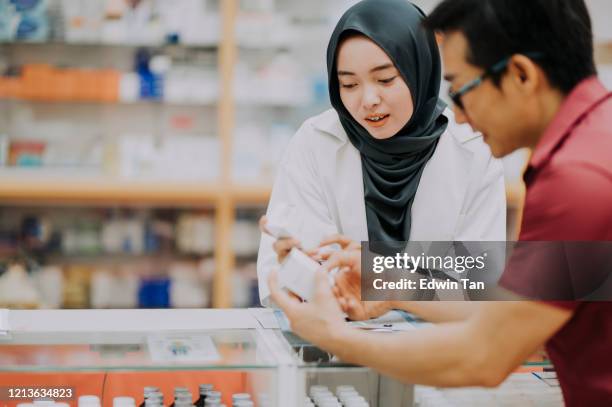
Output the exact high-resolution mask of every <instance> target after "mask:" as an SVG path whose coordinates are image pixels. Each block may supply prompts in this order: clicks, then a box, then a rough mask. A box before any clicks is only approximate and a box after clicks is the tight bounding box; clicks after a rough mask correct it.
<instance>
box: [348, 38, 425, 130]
mask: <svg viewBox="0 0 612 407" xmlns="http://www.w3.org/2000/svg"><path fill="white" fill-rule="evenodd" d="M337 73H338V82H339V86H340V98H341V100H342V104H344V107H345V108H346V110H347V111H348V112H349V113H350V114H351V116H352V117H353V119H355V120H356V121H357V122H358V123H359V124H361V125H362V126H363V127H364V128H365V129H366V130H367V131H368V132H369V133H370V135H371V136H372V137H374V138H376V139H379V140H382V139H387V138H390V137H393V136H394V135H395V134H397V132H398V131H400V130H401V129H402V128H403V127H404V126H405V125H406V123H408V121H409V120H410V118H411V117H412V113H413V111H414V105H413V104H412V95H411V94H410V89H409V88H408V85H407V84H406V82H404V79H403V78H402V76H401V75H400V73H399V71H398V70H397V69H396V68H395V65H393V62H392V61H391V59H390V58H389V56H388V55H387V54H386V53H385V51H383V50H382V49H381V48H380V47H379V46H378V45H376V43H374V42H373V41H372V40H370V39H369V38H367V37H365V36H362V35H359V36H352V37H349V38H347V39H346V40H344V41H342V43H341V44H340V47H339V49H338V57H337Z"/></svg>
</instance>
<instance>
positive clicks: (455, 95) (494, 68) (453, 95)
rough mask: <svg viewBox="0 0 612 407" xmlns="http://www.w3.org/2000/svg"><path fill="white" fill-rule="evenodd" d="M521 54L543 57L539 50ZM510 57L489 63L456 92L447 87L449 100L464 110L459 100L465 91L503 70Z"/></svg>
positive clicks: (533, 57)
mask: <svg viewBox="0 0 612 407" xmlns="http://www.w3.org/2000/svg"><path fill="white" fill-rule="evenodd" d="M523 55H525V56H527V57H529V58H532V59H541V58H543V57H544V54H543V53H541V52H527V53H525V54H523ZM511 58H512V57H505V58H504V59H502V60H501V61H499V62H497V63H495V64H493V65H491V66H490V67H489V68H487V69H486V70H485V71H484V72H483V73H482V75H480V76H478V77H477V78H475V79H473V80H471V81H469V82H468V83H466V84H465V85H463V86H462V87H461V88H459V90H457V91H456V92H455V91H453V90H452V89H451V88H449V89H448V97H449V98H450V100H452V101H453V103H454V104H455V106H457V107H458V108H459V109H461V110H465V107H464V106H463V101H462V100H461V98H462V97H463V96H464V95H465V94H466V93H469V92H471V91H472V90H474V89H476V88H477V87H478V86H480V85H482V83H483V82H484V81H485V79H487V78H488V77H489V76H491V75H495V74H498V73H501V72H503V70H504V69H506V67H507V66H508V63H509V62H510V59H511Z"/></svg>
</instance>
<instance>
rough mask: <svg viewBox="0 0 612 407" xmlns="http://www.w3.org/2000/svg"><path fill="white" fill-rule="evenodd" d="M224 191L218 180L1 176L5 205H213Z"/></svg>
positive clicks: (1, 199)
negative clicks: (188, 180) (215, 181)
mask: <svg viewBox="0 0 612 407" xmlns="http://www.w3.org/2000/svg"><path fill="white" fill-rule="evenodd" d="M221 191H222V189H221V188H220V187H219V185H217V184H215V183H210V184H206V183H202V182H197V183H196V182H191V183H186V182H183V183H171V182H168V181H164V182H150V181H149V182H140V181H123V180H116V179H110V178H103V179H95V178H92V179H87V177H83V178H81V179H77V178H64V179H62V178H59V177H53V178H35V177H23V176H19V177H7V176H0V203H2V204H7V203H11V204H14V203H22V204H23V203H27V204H79V205H83V204H88V205H92V204H113V205H121V204H126V205H132V204H154V205H162V206H163V205H172V206H174V205H203V204H214V203H215V202H216V201H217V199H218V198H219V196H220V194H221Z"/></svg>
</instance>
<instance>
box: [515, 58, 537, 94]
mask: <svg viewBox="0 0 612 407" xmlns="http://www.w3.org/2000/svg"><path fill="white" fill-rule="evenodd" d="M508 76H509V78H510V80H511V82H512V84H513V85H515V86H516V87H517V88H518V89H519V91H520V92H522V93H532V92H534V91H535V89H536V88H537V87H538V86H539V84H540V75H539V71H538V67H537V65H536V64H535V63H534V62H533V61H532V60H531V59H529V58H528V57H526V56H525V55H521V54H516V55H513V56H512V58H510V62H509V63H508Z"/></svg>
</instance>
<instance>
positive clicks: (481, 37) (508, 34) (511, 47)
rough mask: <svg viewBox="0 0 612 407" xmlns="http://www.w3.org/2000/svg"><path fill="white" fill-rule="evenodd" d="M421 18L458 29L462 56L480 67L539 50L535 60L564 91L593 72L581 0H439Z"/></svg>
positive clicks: (589, 33) (443, 27)
mask: <svg viewBox="0 0 612 407" xmlns="http://www.w3.org/2000/svg"><path fill="white" fill-rule="evenodd" d="M424 24H425V26H426V27H428V28H429V29H431V30H435V31H442V32H453V31H459V32H461V33H463V35H465V37H466V39H467V42H468V46H469V50H468V55H466V60H467V61H468V62H469V63H470V64H472V65H475V66H478V67H482V68H484V69H486V68H489V67H490V66H492V65H493V64H495V63H497V62H499V61H500V60H502V59H503V58H506V57H509V56H512V55H514V54H525V53H530V52H539V53H542V54H543V57H542V58H535V59H534V62H535V63H537V64H538V65H539V66H540V67H541V68H542V69H543V70H544V72H545V73H546V76H547V77H548V80H549V81H550V83H551V85H552V86H553V87H555V88H558V89H559V90H561V91H562V92H563V93H565V94H568V93H569V92H570V91H571V90H572V89H573V88H574V87H575V86H576V85H577V84H578V83H579V82H580V81H582V80H583V79H586V78H588V77H590V76H592V75H596V73H597V69H596V68H595V61H594V56H593V32H592V28H591V18H590V16H589V12H588V10H587V7H586V4H585V3H584V0H444V1H443V2H442V3H440V5H438V7H436V8H435V10H434V11H433V12H432V13H431V14H430V15H429V17H428V18H427V19H426V20H425V23H424ZM499 77H500V76H499V75H498V76H497V77H494V81H495V83H496V85H499Z"/></svg>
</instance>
